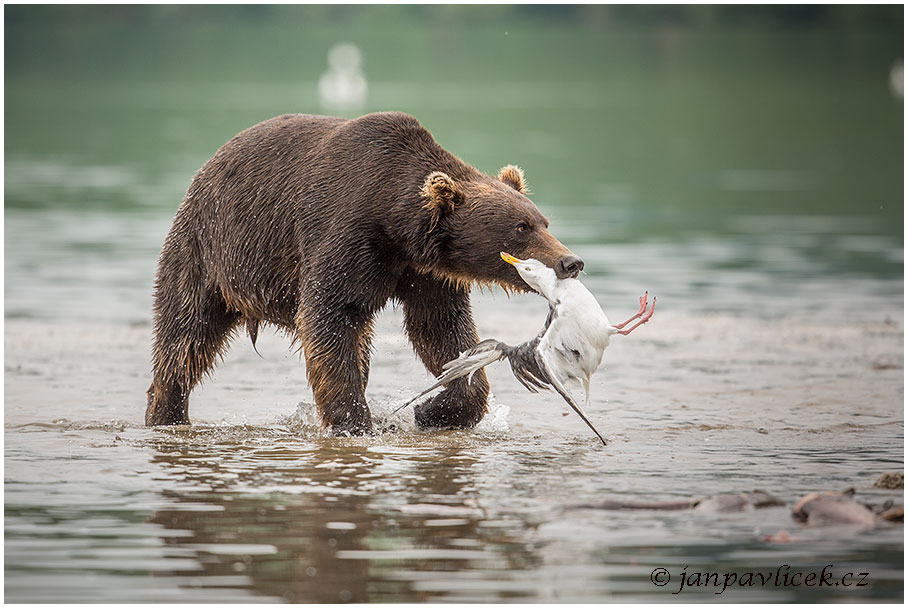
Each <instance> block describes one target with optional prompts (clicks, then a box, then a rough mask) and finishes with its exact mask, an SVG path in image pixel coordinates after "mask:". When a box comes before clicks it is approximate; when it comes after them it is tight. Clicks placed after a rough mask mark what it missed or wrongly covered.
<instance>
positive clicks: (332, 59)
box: [319, 42, 367, 112]
mask: <svg viewBox="0 0 909 609" xmlns="http://www.w3.org/2000/svg"><path fill="white" fill-rule="evenodd" d="M362 58H363V55H362V53H360V49H359V48H358V47H357V45H355V44H352V43H350V42H340V43H338V44H335V45H334V46H333V47H331V49H330V50H329V51H328V70H327V71H326V72H324V73H323V74H322V76H321V77H320V78H319V101H320V102H321V103H322V105H323V106H324V107H325V108H328V109H330V110H335V111H342V112H343V111H346V110H357V109H359V108H362V107H363V104H364V103H365V102H366V88H367V87H366V76H364V75H363V71H362V70H360V62H361V61H362Z"/></svg>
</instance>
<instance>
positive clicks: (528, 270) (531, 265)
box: [499, 252, 559, 300]
mask: <svg viewBox="0 0 909 609" xmlns="http://www.w3.org/2000/svg"><path fill="white" fill-rule="evenodd" d="M499 255H500V256H501V257H502V260H504V261H505V262H507V263H508V264H510V265H512V266H513V267H514V268H515V270H516V271H517V272H518V275H520V276H521V279H523V280H524V283H526V284H527V285H529V286H530V287H531V288H532V289H533V290H534V291H535V292H537V293H538V294H540V296H542V297H543V298H546V299H547V300H548V299H551V297H552V295H553V292H554V291H555V288H556V286H557V285H558V283H559V278H558V277H557V276H556V272H555V271H554V270H552V269H551V268H549V267H548V266H546V265H545V264H543V263H542V262H540V261H539V260H535V259H533V258H528V259H526V260H521V259H520V258H515V257H514V256H512V255H511V254H507V253H505V252H500V253H499Z"/></svg>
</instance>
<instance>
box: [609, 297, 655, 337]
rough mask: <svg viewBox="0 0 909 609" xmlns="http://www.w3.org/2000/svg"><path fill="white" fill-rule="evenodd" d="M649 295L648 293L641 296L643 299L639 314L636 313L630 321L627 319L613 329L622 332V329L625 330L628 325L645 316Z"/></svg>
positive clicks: (641, 299)
mask: <svg viewBox="0 0 909 609" xmlns="http://www.w3.org/2000/svg"><path fill="white" fill-rule="evenodd" d="M647 294H648V292H644V295H643V296H641V298H640V303H641V308H640V309H638V312H637V313H635V314H634V315H632V316H631V317H629V318H628V319H626V320H625V321H623V322H622V323H620V324H615V325H614V326H613V327H614V328H616V329H618V330H621V329H622V328H624V327H625V326H627V325H628V324H630V323H631V322H633V321H634V320H635V319H637V318H638V317H640V316H641V315H643V314H644V311H646V310H647Z"/></svg>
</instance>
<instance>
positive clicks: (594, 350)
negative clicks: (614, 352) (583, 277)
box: [514, 260, 617, 402]
mask: <svg viewBox="0 0 909 609" xmlns="http://www.w3.org/2000/svg"><path fill="white" fill-rule="evenodd" d="M514 267H515V269H517V271H518V274H519V275H521V278H522V279H523V280H524V281H525V282H526V283H527V285H529V286H530V287H532V288H533V289H534V290H536V291H537V293H539V294H540V296H542V297H543V298H545V299H546V300H547V301H548V302H549V308H550V322H549V324H548V325H547V326H546V327H545V328H544V330H543V334H542V335H541V336H540V343H539V345H537V349H536V351H537V354H538V355H539V357H540V358H541V359H542V360H543V361H544V362H545V364H546V368H548V371H547V372H549V374H550V375H551V376H552V377H554V379H556V380H558V382H559V383H560V384H562V385H564V384H565V383H576V384H578V385H580V386H582V387H584V393H585V396H586V399H587V401H588V402H589V401H590V376H591V375H592V374H593V373H594V372H596V369H597V368H598V367H599V365H600V362H602V361H603V352H604V351H605V350H606V347H608V346H609V339H610V337H611V336H612V335H613V334H615V333H616V332H617V330H616V328H615V327H613V326H612V325H611V324H610V323H609V319H608V318H607V317H606V313H605V312H604V311H603V309H602V308H601V307H600V303H598V302H597V300H596V298H594V297H593V294H591V293H590V290H588V289H587V288H586V287H584V284H583V283H581V282H580V281H578V280H577V279H574V278H572V277H568V278H565V279H559V278H558V277H557V276H556V274H555V271H553V270H552V269H551V268H549V267H548V266H546V265H544V264H543V263H541V262H538V261H537V260H520V261H518V262H516V263H514Z"/></svg>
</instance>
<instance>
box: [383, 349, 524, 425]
mask: <svg viewBox="0 0 909 609" xmlns="http://www.w3.org/2000/svg"><path fill="white" fill-rule="evenodd" d="M509 349H512V347H509V346H508V345H506V344H505V343H500V342H499V341H497V340H494V339H491V338H490V339H486V340H484V341H481V342H479V343H477V344H476V345H474V346H473V347H471V348H470V349H468V350H467V351H465V352H464V353H462V354H461V355H459V356H458V357H457V358H455V359H453V360H451V361H450V362H448V363H446V364H445V365H444V366H442V374H440V375H439V376H438V377H437V378H436V380H435V382H434V383H433V384H432V385H430V386H429V387H428V388H426V389H424V390H423V391H422V392H421V393H420V394H419V395H417V396H416V397H414V398H411V399H410V400H408V401H407V402H405V403H404V404H402V405H401V406H398V407H397V408H395V409H394V410H393V411H392V413H391V414H394V413H396V412H398V411H399V410H401V409H402V408H406V407H407V406H410V405H411V404H413V403H414V402H416V401H417V400H419V399H420V398H422V397H424V396H426V395H428V394H430V393H432V392H433V391H435V390H436V389H438V388H439V387H441V386H442V385H447V384H448V383H450V382H451V381H453V380H455V379H459V378H461V377H462V376H467V375H468V374H469V375H471V376H473V374H474V373H475V372H476V371H477V370H479V369H480V368H485V367H486V366H488V365H489V364H491V363H493V362H496V361H498V360H500V359H502V358H503V357H505V352H506V351H507V350H509Z"/></svg>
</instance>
